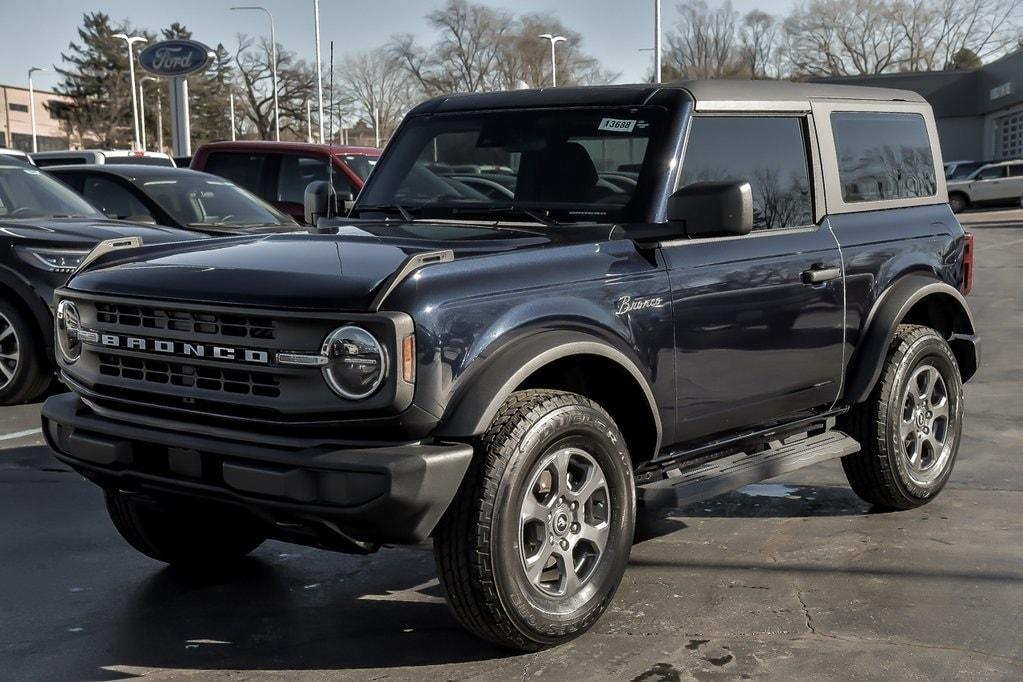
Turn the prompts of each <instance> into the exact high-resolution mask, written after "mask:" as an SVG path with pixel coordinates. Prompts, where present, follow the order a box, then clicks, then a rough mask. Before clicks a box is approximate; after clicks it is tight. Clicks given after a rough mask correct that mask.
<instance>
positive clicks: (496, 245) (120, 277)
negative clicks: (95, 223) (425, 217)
mask: <svg viewBox="0 0 1023 682" xmlns="http://www.w3.org/2000/svg"><path fill="white" fill-rule="evenodd" d="M607 231H608V230H607V227H603V228H600V230H599V232H600V233H602V234H604V235H606V234H607ZM574 238H582V237H581V236H576V237H574ZM590 239H591V240H592V237H591V238H590ZM554 241H563V238H561V237H559V238H555V237H552V236H550V235H549V234H544V233H543V231H541V230H538V229H536V228H530V227H520V226H515V227H501V228H497V227H494V226H485V225H466V224H459V225H452V224H440V223H420V222H416V223H414V224H403V225H397V224H389V225H388V224H383V223H374V224H366V223H360V224H345V225H341V226H339V227H337V228H333V229H331V233H330V234H275V235H266V236H248V237H234V238H224V239H210V240H206V241H205V242H201V243H193V244H182V245H180V246H179V245H175V246H173V247H161V248H160V249H158V251H157V252H155V253H152V254H151V255H148V256H147V257H146V256H141V255H140V256H138V257H132V255H131V252H127V253H126V254H125V255H124V256H122V257H120V258H119V259H118V260H115V261H113V262H108V261H100V262H99V263H98V267H96V268H95V269H91V270H88V271H86V272H82V273H79V274H78V275H76V276H75V277H73V278H72V279H71V280H70V281H69V282H68V286H69V287H70V288H72V289H75V290H78V291H83V292H91V293H99V294H111V295H121V296H137V297H143V298H153V299H166V300H180V301H194V302H200V303H213V304H229V305H239V306H251V307H276V308H291V309H294V308H306V309H319V310H323V309H327V310H352V311H358V310H366V309H367V308H368V307H369V305H370V303H371V302H372V300H373V297H374V295H375V294H376V292H377V290H378V289H379V288H380V287H381V286H382V285H383V283H384V281H385V280H387V279H388V277H389V276H390V275H391V274H393V273H394V272H395V271H397V270H398V269H399V268H400V266H401V264H402V263H404V262H405V260H406V259H407V258H408V257H409V256H411V255H413V254H416V253H422V252H428V251H436V250H446V249H450V250H452V251H453V252H454V255H455V258H464V257H472V256H476V255H485V254H492V253H498V252H501V251H512V250H517V249H523V248H536V247H541V246H544V245H547V244H550V243H552V242H554ZM138 253H140V254H144V253H145V252H144V251H143V252H138Z"/></svg>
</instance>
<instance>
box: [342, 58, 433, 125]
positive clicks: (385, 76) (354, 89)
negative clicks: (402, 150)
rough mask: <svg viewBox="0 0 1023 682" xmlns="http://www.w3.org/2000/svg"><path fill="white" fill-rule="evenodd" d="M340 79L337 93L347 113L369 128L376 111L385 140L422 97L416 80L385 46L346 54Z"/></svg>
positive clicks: (372, 123)
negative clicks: (369, 50)
mask: <svg viewBox="0 0 1023 682" xmlns="http://www.w3.org/2000/svg"><path fill="white" fill-rule="evenodd" d="M337 83H338V86H339V87H338V93H337V94H338V95H339V96H340V102H341V103H342V104H343V105H344V108H345V109H346V111H347V113H350V114H353V115H354V116H355V117H356V118H357V119H358V121H360V122H362V123H363V125H365V126H366V127H367V128H372V127H373V125H374V118H375V116H374V112H376V114H377V116H378V117H379V121H380V137H381V138H382V139H384V140H386V139H388V138H390V136H391V134H392V133H393V132H394V129H395V128H397V127H398V124H399V123H401V119H402V118H403V117H404V116H405V113H406V112H407V111H408V110H409V109H411V108H412V106H413V105H414V104H415V103H416V100H417V99H419V97H420V94H419V92H420V91H419V88H418V85H417V83H416V82H415V80H414V79H413V78H412V76H411V75H409V73H408V72H407V71H405V70H404V69H402V68H401V66H400V64H399V63H398V61H397V58H396V57H395V56H394V55H393V54H392V53H391V52H389V51H388V50H386V49H385V48H377V49H376V50H373V51H371V52H359V53H356V54H352V55H349V56H347V57H345V59H344V60H343V61H342V62H341V68H340V69H339V71H338V79H337Z"/></svg>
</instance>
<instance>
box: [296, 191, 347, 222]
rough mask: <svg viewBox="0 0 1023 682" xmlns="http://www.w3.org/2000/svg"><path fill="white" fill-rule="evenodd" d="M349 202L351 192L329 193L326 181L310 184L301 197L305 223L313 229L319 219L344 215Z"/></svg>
mask: <svg viewBox="0 0 1023 682" xmlns="http://www.w3.org/2000/svg"><path fill="white" fill-rule="evenodd" d="M351 201H353V197H352V193H351V192H331V191H330V183H328V182H327V181H326V180H317V181H316V182H310V183H309V184H308V185H306V188H305V193H304V194H303V195H302V208H303V213H304V218H305V222H306V224H307V225H312V226H314V227H315V226H316V223H317V221H318V220H319V219H320V218H326V217H328V216H337V215H344V214H346V213H347V209H348V204H349V203H350V202H351ZM331 204H333V205H331ZM339 209H340V210H339Z"/></svg>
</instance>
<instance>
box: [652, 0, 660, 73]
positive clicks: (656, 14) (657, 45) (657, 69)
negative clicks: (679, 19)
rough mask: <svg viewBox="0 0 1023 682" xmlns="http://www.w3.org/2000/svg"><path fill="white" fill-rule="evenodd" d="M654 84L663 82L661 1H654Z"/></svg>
mask: <svg viewBox="0 0 1023 682" xmlns="http://www.w3.org/2000/svg"><path fill="white" fill-rule="evenodd" d="M654 82H655V83H660V82H661V0H654Z"/></svg>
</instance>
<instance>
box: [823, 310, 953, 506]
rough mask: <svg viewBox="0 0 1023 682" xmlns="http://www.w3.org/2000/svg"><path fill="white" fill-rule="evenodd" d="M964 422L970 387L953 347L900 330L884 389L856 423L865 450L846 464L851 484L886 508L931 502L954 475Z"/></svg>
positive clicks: (925, 331)
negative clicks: (966, 388) (965, 391)
mask: <svg viewBox="0 0 1023 682" xmlns="http://www.w3.org/2000/svg"><path fill="white" fill-rule="evenodd" d="M962 422H963V382H962V378H961V376H960V374H959V366H958V364H957V363H956V359H955V356H954V355H953V354H952V349H951V348H949V345H948V342H946V341H945V339H944V338H942V336H941V335H940V334H938V332H936V331H935V330H933V329H931V328H929V327H923V326H920V325H909V324H904V325H899V327H898V328H897V329H896V331H895V336H894V338H893V339H892V342H891V345H890V346H889V349H888V357H887V358H886V360H885V365H884V368H883V370H882V373H881V378H880V379H879V380H878V383H877V387H876V388H875V389H874V391H873V393H872V394H871V396H870V398H869V399H868V400H867V402H865V403H863V404H861V405H856V406H855V407H854V408H853V409H852V411H851V412H850V414H849V417H848V423H847V425H846V426H847V428H848V429H849V432H850V433H851V435H853V436H855V437H856V438H857V439H858V440H859V441H860V443H861V444H862V446H863V448H862V450H861V451H860V452H858V453H856V454H854V455H848V456H846V457H843V458H842V467H843V468H844V469H845V473H846V477H847V478H848V479H849V483H850V485H851V486H852V488H853V490H854V491H855V492H856V494H857V495H859V496H860V497H861V498H862V499H863V500H865V501H867V502H871V503H873V504H875V505H877V506H879V507H882V508H886V509H911V508H913V507H919V506H920V505H922V504H925V503H926V502H929V501H930V500H932V499H934V497H935V496H936V495H937V494H938V493H939V492H940V491H941V489H942V488H943V487H944V485H945V483H946V481H948V478H949V476H950V475H951V474H952V466H953V465H954V464H955V459H956V454H957V453H958V451H959V437H960V434H961V432H962V428H963V423H962Z"/></svg>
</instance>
